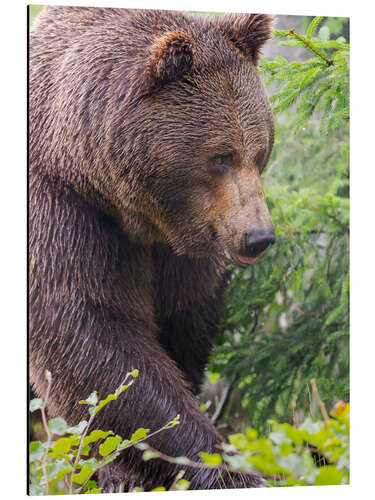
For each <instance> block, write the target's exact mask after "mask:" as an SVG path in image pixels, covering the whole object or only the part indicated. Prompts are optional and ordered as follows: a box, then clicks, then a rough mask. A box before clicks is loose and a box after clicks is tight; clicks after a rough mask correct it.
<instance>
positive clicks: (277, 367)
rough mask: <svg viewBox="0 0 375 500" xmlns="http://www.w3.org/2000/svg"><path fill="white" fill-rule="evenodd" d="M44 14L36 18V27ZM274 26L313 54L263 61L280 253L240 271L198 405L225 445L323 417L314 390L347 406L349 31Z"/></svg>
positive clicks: (267, 175)
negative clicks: (302, 36) (246, 433)
mask: <svg viewBox="0 0 375 500" xmlns="http://www.w3.org/2000/svg"><path fill="white" fill-rule="evenodd" d="M42 8H43V7H42V6H31V7H30V24H32V23H33V21H34V19H35V17H36V16H37V14H38V13H39V12H40V11H41V9H42ZM275 17H276V21H275V29H276V30H290V29H293V28H294V29H296V30H297V32H302V33H305V32H306V31H307V35H306V37H307V38H306V39H311V40H313V41H314V46H315V48H316V50H315V51H314V50H310V49H309V47H308V45H307V46H306V43H304V42H301V41H299V40H298V38H295V39H294V40H291V36H290V34H289V35H287V33H286V32H280V33H279V35H280V37H281V38H282V37H283V36H284V38H286V39H287V40H286V41H285V40H284V42H282V43H284V45H282V46H280V44H279V40H278V39H277V37H276V38H275V39H273V40H271V41H270V42H268V43H267V44H266V47H265V48H264V50H263V58H264V59H262V62H261V70H262V71H263V73H264V80H265V82H266V84H267V88H268V93H269V95H270V96H273V97H271V100H272V101H273V104H274V111H275V125H276V140H275V146H274V150H273V154H272V157H271V159H270V161H269V164H268V167H267V169H266V171H265V172H264V174H263V183H264V187H265V192H266V196H267V200H268V204H269V208H270V210H271V214H272V218H273V221H274V223H275V225H276V235H277V244H276V245H274V246H273V247H272V248H271V249H269V250H268V251H267V253H266V255H265V257H264V258H262V259H261V260H259V261H258V262H257V263H256V264H255V265H253V266H251V267H250V268H248V269H246V270H237V269H233V277H232V280H231V283H230V286H229V289H228V293H227V295H226V305H225V314H224V317H223V321H222V326H221V333H220V337H219V339H218V341H217V343H216V347H215V349H214V352H213V354H212V356H211V359H210V363H209V367H208V370H207V376H206V382H205V384H204V386H203V388H202V394H201V396H200V400H201V403H202V409H204V410H206V411H207V412H208V413H209V415H210V416H211V418H212V420H213V421H214V422H215V424H216V425H217V426H218V428H219V429H220V431H221V432H222V433H223V434H224V435H225V436H227V435H228V434H230V433H232V432H241V431H243V430H244V429H245V428H246V427H248V426H249V425H251V426H252V427H254V428H255V429H257V430H259V431H260V432H267V431H268V430H269V429H268V426H269V424H268V423H267V422H268V419H269V418H273V419H276V420H278V421H281V422H289V423H291V424H295V425H298V424H299V423H300V422H302V421H303V420H304V419H305V418H306V416H311V417H312V418H313V419H314V418H319V417H320V414H319V408H318V407H317V403H316V401H315V400H314V399H313V398H312V395H311V389H310V387H311V386H310V381H311V379H315V380H316V383H317V386H318V388H319V392H320V396H321V398H322V400H323V402H324V403H325V404H326V405H327V406H328V407H329V408H331V407H332V405H333V404H334V403H335V402H337V400H340V399H341V400H345V401H348V400H349V119H348V114H349V111H348V102H349V95H348V92H349V86H348V85H349V83H348V80H349V76H348V75H349V63H348V62H347V59H346V55H345V54H346V52H345V51H347V52H348V46H347V44H348V43H349V20H348V19H347V18H324V19H323V20H322V19H320V21H319V23H320V24H319V26H318V23H317V26H315V27H314V32H313V30H312V29H310V31H311V32H310V33H308V30H309V26H310V27H311V24H310V23H311V21H312V18H308V17H297V16H275ZM315 29H316V31H315ZM309 36H310V38H309ZM288 40H289V41H288ZM319 47H320V49H319ZM319 50H320V51H321V54H320V55H319V53H318V52H319ZM335 51H336V52H335ZM322 54H323V56H324V57H325V58H326V59H327V61H328V62H327V61H326V62H327V64H324V57H323V56H322ZM336 55H337V61H338V62H337V64H336V66H335V65H333V64H330V61H331V60H333V58H334V57H336ZM322 64H323V66H324V67H323V66H322ZM332 68H333V69H332ZM98 390H100V388H98Z"/></svg>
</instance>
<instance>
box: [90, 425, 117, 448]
mask: <svg viewBox="0 0 375 500" xmlns="http://www.w3.org/2000/svg"><path fill="white" fill-rule="evenodd" d="M111 434H113V432H112V431H102V430H100V429H95V430H93V431H91V432H90V434H89V435H88V436H86V437H85V438H84V439H83V445H84V446H86V445H87V444H90V443H95V442H96V441H98V440H99V439H105V438H106V437H108V436H110V435H111Z"/></svg>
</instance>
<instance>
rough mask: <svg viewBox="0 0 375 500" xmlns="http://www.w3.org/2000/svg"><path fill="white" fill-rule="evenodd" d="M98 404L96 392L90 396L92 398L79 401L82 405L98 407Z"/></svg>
mask: <svg viewBox="0 0 375 500" xmlns="http://www.w3.org/2000/svg"><path fill="white" fill-rule="evenodd" d="M97 402H98V393H97V391H94V392H92V393H91V394H90V396H89V397H88V398H87V399H81V401H79V404H80V405H96V403H97Z"/></svg>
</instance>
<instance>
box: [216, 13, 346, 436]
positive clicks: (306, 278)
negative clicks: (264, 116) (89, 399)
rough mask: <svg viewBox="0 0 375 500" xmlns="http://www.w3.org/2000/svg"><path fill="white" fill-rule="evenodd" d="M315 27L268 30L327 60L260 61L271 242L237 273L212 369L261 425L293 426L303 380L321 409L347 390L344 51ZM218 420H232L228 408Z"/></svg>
mask: <svg viewBox="0 0 375 500" xmlns="http://www.w3.org/2000/svg"><path fill="white" fill-rule="evenodd" d="M323 28H328V24H327V23H323V25H322V19H321V18H315V19H314V20H313V21H312V22H311V23H310V26H308V27H307V31H306V33H305V34H304V35H302V34H299V33H297V32H295V30H293V33H295V34H291V30H285V31H282V32H277V33H276V36H280V37H287V38H288V43H289V42H290V44H293V45H295V44H301V45H302V46H304V47H305V48H306V50H308V51H309V52H311V51H312V49H314V50H316V51H318V52H319V53H320V52H321V53H322V55H323V57H322V56H320V55H318V54H316V53H315V52H312V53H313V54H314V57H313V58H311V59H309V60H307V61H304V62H297V61H292V62H288V61H287V60H286V59H284V58H281V57H279V56H276V57H275V58H274V60H273V61H264V60H263V61H262V69H263V71H264V72H265V73H266V74H269V75H270V76H269V78H268V83H269V84H270V83H276V84H278V85H279V87H278V90H277V93H276V94H274V96H273V97H272V101H273V102H274V103H275V107H274V111H275V112H276V124H275V125H276V139H275V147H274V151H273V154H272V157H271V161H270V166H269V167H268V169H267V170H266V172H265V173H264V174H263V179H264V185H265V192H266V196H267V200H268V204H269V208H270V211H271V215H272V218H273V221H274V223H275V226H276V237H277V241H276V244H275V245H274V246H273V247H272V248H270V249H268V250H267V252H266V254H265V256H264V257H263V258H262V259H259V260H258V261H257V263H256V264H254V265H252V266H251V267H250V268H248V269H246V270H242V271H239V270H236V269H235V270H233V277H232V280H231V284H230V287H229V290H228V293H227V296H226V313H225V317H224V321H223V323H222V330H221V337H220V339H219V341H218V343H217V346H216V349H215V352H214V355H213V356H212V358H211V364H210V371H211V372H213V373H215V374H220V376H221V377H224V378H227V379H228V380H235V385H236V387H237V388H238V389H239V390H241V397H242V401H241V405H242V407H244V408H248V409H249V418H250V419H251V423H252V425H253V426H255V427H256V428H257V429H260V430H262V431H265V430H266V426H267V423H266V422H267V420H268V419H269V418H271V417H272V418H276V419H277V420H279V421H280V420H281V421H288V420H289V421H291V419H292V418H293V412H292V409H291V406H290V405H292V406H293V407H294V406H296V407H297V408H299V409H300V411H301V410H302V411H304V412H314V411H315V409H314V407H312V406H311V404H310V394H309V381H310V379H311V378H315V379H316V380H317V383H318V385H319V388H320V391H321V394H322V398H323V400H324V401H325V402H326V403H327V404H330V403H331V402H332V400H333V399H334V397H339V398H343V399H348V397H349V380H348V378H349V312H348V303H349V199H348V196H349V145H348V142H349V141H348V137H349V123H348V107H349V89H348V82H349V66H348V56H349V46H348V45H347V44H346V43H345V42H344V41H342V40H341V41H340V40H338V39H336V40H333V41H331V40H328V39H327V40H323V39H322V38H327V37H328V36H329V32H328V31H327V29H325V30H323ZM322 30H323V31H322ZM316 32H318V33H319V38H317V37H315V36H314V34H315V33H316ZM331 42H333V43H331ZM327 61H332V64H331V63H330V64H328V63H327ZM280 86H281V88H280ZM235 397H236V391H234V392H233V394H232V400H235ZM224 420H225V421H226V423H227V424H228V425H229V427H230V428H236V426H237V425H238V424H236V422H234V421H233V420H232V419H231V418H230V415H228V414H227V415H224Z"/></svg>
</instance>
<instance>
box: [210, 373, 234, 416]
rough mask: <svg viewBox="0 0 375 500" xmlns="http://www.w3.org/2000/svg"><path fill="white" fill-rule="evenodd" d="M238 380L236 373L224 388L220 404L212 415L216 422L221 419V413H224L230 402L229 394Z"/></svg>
mask: <svg viewBox="0 0 375 500" xmlns="http://www.w3.org/2000/svg"><path fill="white" fill-rule="evenodd" d="M237 380H238V375H236V376H235V377H233V379H232V380H230V381H229V382H228V384H227V386H226V387H225V388H224V390H223V394H222V395H221V398H220V401H219V404H218V405H217V407H216V410H215V412H214V414H213V415H212V417H211V422H212V423H213V424H214V423H215V422H216V421H217V420H219V418H220V417H221V415H222V414H223V412H224V409H225V407H226V405H227V403H228V399H229V395H230V392H231V390H232V388H233V385H234V384H235V382H236V381H237Z"/></svg>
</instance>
